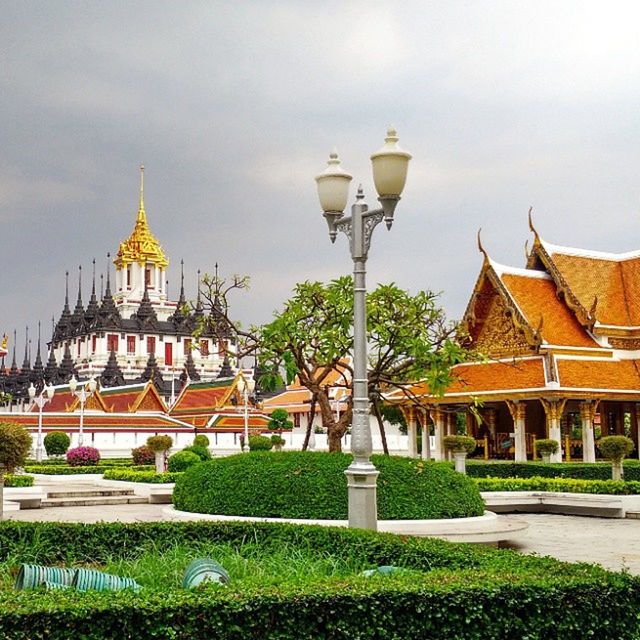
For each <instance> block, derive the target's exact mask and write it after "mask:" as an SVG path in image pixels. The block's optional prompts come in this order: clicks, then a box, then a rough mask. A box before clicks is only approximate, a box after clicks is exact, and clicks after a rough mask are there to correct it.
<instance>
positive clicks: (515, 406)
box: [507, 400, 527, 462]
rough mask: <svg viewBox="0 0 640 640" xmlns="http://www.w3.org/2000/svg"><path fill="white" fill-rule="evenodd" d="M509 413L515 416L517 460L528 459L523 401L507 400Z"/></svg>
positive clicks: (524, 460) (523, 460) (514, 428)
mask: <svg viewBox="0 0 640 640" xmlns="http://www.w3.org/2000/svg"><path fill="white" fill-rule="evenodd" d="M507 407H509V413H511V417H512V418H513V431H514V446H515V461H516V462H526V461H527V435H526V415H527V412H526V409H527V406H526V404H525V403H524V402H523V401H513V400H507Z"/></svg>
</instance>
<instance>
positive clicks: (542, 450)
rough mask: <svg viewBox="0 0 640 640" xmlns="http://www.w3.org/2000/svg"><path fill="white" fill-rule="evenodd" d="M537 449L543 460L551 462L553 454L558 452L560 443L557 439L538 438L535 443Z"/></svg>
mask: <svg viewBox="0 0 640 640" xmlns="http://www.w3.org/2000/svg"><path fill="white" fill-rule="evenodd" d="M533 444H534V446H535V448H536V451H537V452H538V453H539V454H540V457H541V458H542V462H550V461H551V456H552V455H553V454H554V453H558V449H559V448H560V445H559V444H558V441H557V440H551V438H543V439H542V440H536V441H535V442H534V443H533Z"/></svg>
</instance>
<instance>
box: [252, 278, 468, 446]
mask: <svg viewBox="0 0 640 640" xmlns="http://www.w3.org/2000/svg"><path fill="white" fill-rule="evenodd" d="M352 318H353V286H352V280H351V277H342V278H338V279H336V280H333V281H331V282H330V283H328V284H326V285H325V284H323V283H321V282H304V283H301V284H298V285H297V286H296V288H295V290H294V295H293V297H292V298H291V299H290V300H288V301H287V302H286V303H285V305H284V309H283V310H282V311H281V312H277V313H276V314H275V318H274V320H273V321H272V322H271V323H269V324H268V325H265V326H264V327H262V329H261V331H260V333H259V337H258V340H257V342H258V344H259V350H260V357H261V364H262V366H263V368H265V369H266V371H267V373H266V375H265V380H266V384H269V383H271V384H273V383H274V382H275V381H277V379H278V378H279V376H280V373H281V371H284V374H285V377H286V380H287V382H289V383H290V382H292V381H293V379H294V378H295V377H297V378H298V380H299V381H300V384H302V385H303V386H304V387H306V388H307V389H309V391H310V392H311V394H312V396H313V398H314V399H315V401H316V402H317V405H318V407H319V409H320V415H321V416H322V423H323V426H324V427H325V429H326V430H327V435H328V440H329V450H330V451H340V449H341V439H342V437H343V436H344V434H345V433H346V431H347V429H348V427H349V425H350V423H351V416H352V406H351V396H349V398H348V401H347V410H346V411H344V412H343V413H342V415H341V416H340V417H339V418H337V417H336V415H335V413H334V411H333V407H332V405H331V400H330V398H329V389H330V387H336V386H343V387H347V388H350V381H351V378H352V375H353V369H352V367H351V364H350V361H349V360H348V356H349V354H350V353H351V350H352V346H353V336H352V322H353V320H352ZM456 331H457V327H456V326H455V325H454V324H452V323H449V322H447V320H446V318H445V315H444V312H443V311H442V309H440V308H439V307H438V306H437V305H436V296H435V294H433V293H431V292H425V291H421V292H418V293H417V294H415V295H412V294H410V293H409V292H408V291H405V290H403V289H400V288H399V287H397V286H396V285H394V284H390V285H378V287H377V288H376V289H375V290H373V291H372V292H371V293H370V294H369V295H368V297H367V332H368V336H367V339H368V344H369V363H368V369H369V372H368V379H369V397H370V399H371V401H372V405H373V411H374V414H375V415H376V416H377V417H378V423H379V425H380V427H381V434H382V437H383V443H384V444H385V448H386V442H385V437H384V430H383V428H382V424H383V422H382V415H381V412H380V408H379V407H380V404H381V403H382V399H383V394H384V393H386V392H389V391H392V390H400V391H402V393H403V394H405V395H406V397H407V398H408V399H409V400H410V401H411V402H414V403H417V404H419V403H420V399H419V398H418V397H417V396H415V395H414V394H413V392H412V385H413V383H415V381H416V380H423V381H424V383H425V385H426V388H427V389H428V391H429V392H430V393H433V394H438V393H442V392H443V391H444V389H445V388H446V387H447V385H448V384H449V383H450V382H451V373H450V371H451V367H452V366H453V365H455V364H458V363H460V362H463V361H464V360H465V359H467V357H468V356H467V352H466V351H465V349H464V348H463V347H462V346H461V344H460V343H459V341H458V340H456ZM336 373H337V374H338V378H339V381H338V382H337V383H336V382H335V380H332V378H335V374H336ZM330 380H331V384H329V381H330Z"/></svg>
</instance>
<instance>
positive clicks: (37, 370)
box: [33, 320, 44, 386]
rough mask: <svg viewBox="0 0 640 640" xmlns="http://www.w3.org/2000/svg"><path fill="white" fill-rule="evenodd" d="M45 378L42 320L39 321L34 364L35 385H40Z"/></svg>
mask: <svg viewBox="0 0 640 640" xmlns="http://www.w3.org/2000/svg"><path fill="white" fill-rule="evenodd" d="M43 377H44V367H43V365H42V355H41V353H40V320H38V350H37V351H36V360H35V362H34V363H33V384H34V385H36V386H37V385H39V384H40V383H41V382H42V378H43Z"/></svg>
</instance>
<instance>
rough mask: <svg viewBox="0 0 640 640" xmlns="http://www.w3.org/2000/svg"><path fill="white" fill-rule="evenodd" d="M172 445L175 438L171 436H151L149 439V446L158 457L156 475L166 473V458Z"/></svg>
mask: <svg viewBox="0 0 640 640" xmlns="http://www.w3.org/2000/svg"><path fill="white" fill-rule="evenodd" d="M172 445H173V438H172V437H171V436H149V438H147V446H148V447H149V449H151V450H152V451H153V452H154V453H155V455H156V473H164V472H165V471H166V470H167V469H166V464H165V458H166V453H167V451H169V449H171V447H172Z"/></svg>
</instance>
